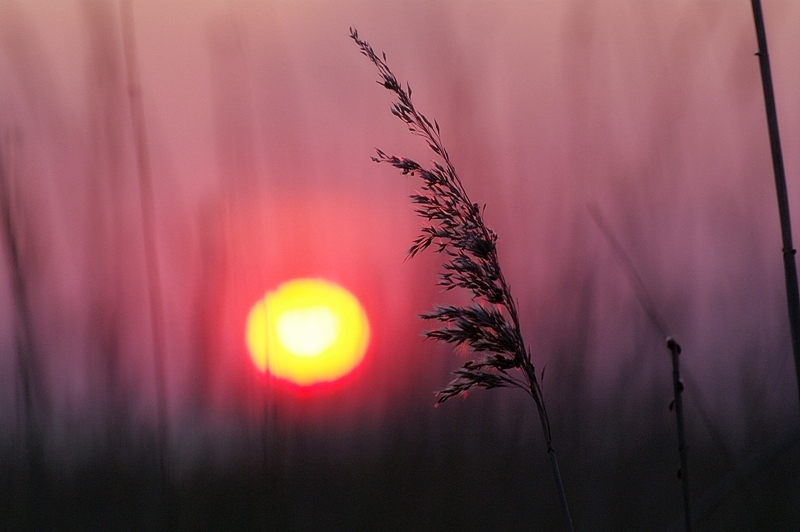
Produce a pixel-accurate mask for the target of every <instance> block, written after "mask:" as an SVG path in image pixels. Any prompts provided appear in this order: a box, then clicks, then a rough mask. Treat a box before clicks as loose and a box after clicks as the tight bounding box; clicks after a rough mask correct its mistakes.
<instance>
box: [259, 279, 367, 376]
mask: <svg viewBox="0 0 800 532" xmlns="http://www.w3.org/2000/svg"><path fill="white" fill-rule="evenodd" d="M245 342H246V344H247V349H248V351H249V352H250V358H251V359H252V360H253V364H254V365H255V366H256V368H257V369H258V370H259V371H260V372H262V373H264V372H266V371H269V372H270V373H271V374H272V375H274V376H275V377H278V378H282V379H286V380H289V381H291V382H294V383H295V384H299V385H301V386H310V385H312V384H316V383H320V382H331V381H335V380H336V379H339V378H340V377H343V376H345V375H347V374H348V373H350V371H352V370H353V369H354V368H355V367H356V366H358V365H359V364H360V363H361V361H362V360H363V359H364V354H365V353H366V350H367V343H368V342H369V323H368V322H367V315H366V313H365V312H364V309H363V307H362V306H361V304H360V303H359V302H358V300H357V299H356V298H355V296H353V294H351V293H350V292H348V291H347V290H345V289H344V288H342V287H341V286H339V285H337V284H335V283H331V282H329V281H325V280H322V279H295V280H292V281H288V282H286V283H283V284H282V285H280V286H279V287H278V288H277V289H276V290H274V291H271V292H267V293H266V295H265V296H264V298H263V299H260V300H258V301H257V302H256V303H255V305H253V308H252V309H250V313H249V315H248V316H247V326H246V333H245Z"/></svg>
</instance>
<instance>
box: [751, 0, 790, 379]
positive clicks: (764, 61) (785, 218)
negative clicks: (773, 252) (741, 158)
mask: <svg viewBox="0 0 800 532" xmlns="http://www.w3.org/2000/svg"><path fill="white" fill-rule="evenodd" d="M751 3H752V6H753V18H754V20H755V25H756V38H757V39H758V53H756V55H757V56H758V64H759V66H760V68H761V84H762V85H763V87H764V105H765V106H766V111H767V127H768V128H769V145H770V149H771V151H772V168H773V170H774V171H775V189H776V191H777V193H778V213H779V215H780V220H781V237H782V239H783V268H784V272H785V275H786V299H787V302H788V304H789V328H790V329H791V334H792V352H793V353H794V367H795V372H796V373H797V390H798V394H800V295H798V288H797V266H796V264H795V260H794V255H795V253H796V250H795V249H794V247H793V246H792V224H791V219H790V217H789V198H788V195H787V193H786V175H785V173H784V170H783V155H782V153H781V139H780V135H779V133H778V114H777V112H776V111H775V94H774V93H773V91H772V72H771V70H770V66H769V54H768V53H767V33H766V30H765V29H764V17H763V15H762V12H761V0H751Z"/></svg>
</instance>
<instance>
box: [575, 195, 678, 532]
mask: <svg viewBox="0 0 800 532" xmlns="http://www.w3.org/2000/svg"><path fill="white" fill-rule="evenodd" d="M588 208H589V214H591V215H592V218H593V219H594V222H595V224H597V227H598V229H600V232H602V233H603V235H604V236H605V237H606V239H607V240H608V243H609V245H610V246H611V249H612V250H613V251H614V254H615V255H616V256H617V258H618V259H619V261H620V262H621V263H622V265H623V267H624V268H625V273H626V274H627V277H628V280H629V281H630V283H631V286H632V287H633V292H634V294H636V299H638V300H639V304H640V305H642V308H643V309H644V311H645V314H647V317H648V318H649V319H650V322H651V323H652V324H653V326H654V327H655V328H656V329H657V330H658V332H659V333H660V334H661V336H662V338H664V339H665V341H666V344H667V349H669V352H670V357H671V359H672V391H673V399H672V404H671V405H670V410H673V409H674V410H675V418H676V422H677V429H678V455H679V457H680V464H681V466H680V469H679V470H678V477H679V478H680V480H681V490H682V491H683V515H684V522H685V526H686V532H691V530H692V513H691V505H690V503H689V500H690V499H689V450H688V449H687V448H686V431H685V428H684V419H683V397H682V395H683V389H684V385H683V380H682V379H681V370H680V363H679V355H680V353H681V346H680V345H679V344H678V342H676V341H675V339H674V338H673V337H672V336H670V335H669V334H668V333H667V327H666V325H664V320H662V319H661V317H660V316H659V315H658V312H656V307H655V304H654V303H653V300H652V298H651V297H650V294H649V293H648V291H647V287H645V284H644V281H642V277H641V276H640V275H639V272H637V271H636V267H635V266H634V265H633V261H631V259H630V257H628V254H627V253H625V249H624V248H623V247H622V244H620V243H619V241H618V240H617V239H616V237H615V236H614V233H612V232H611V229H609V227H608V226H607V225H606V223H605V220H604V218H603V215H602V214H601V213H600V209H598V208H597V205H595V204H590V205H589V206H588Z"/></svg>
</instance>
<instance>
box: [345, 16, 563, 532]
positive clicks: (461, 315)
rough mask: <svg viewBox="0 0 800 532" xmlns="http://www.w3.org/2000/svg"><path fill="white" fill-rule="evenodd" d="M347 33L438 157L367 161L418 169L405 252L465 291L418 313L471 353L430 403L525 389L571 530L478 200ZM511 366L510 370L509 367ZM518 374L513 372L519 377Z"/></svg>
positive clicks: (536, 389)
mask: <svg viewBox="0 0 800 532" xmlns="http://www.w3.org/2000/svg"><path fill="white" fill-rule="evenodd" d="M350 37H351V38H352V39H353V40H354V41H355V43H356V44H357V45H358V47H359V48H360V49H361V53H362V54H364V55H365V56H366V57H367V58H368V59H369V60H370V61H371V62H372V63H373V64H374V65H375V66H376V67H377V68H378V71H379V73H380V80H379V81H378V84H379V85H381V86H383V87H384V88H386V89H388V90H389V91H391V92H393V93H394V95H395V96H396V97H397V101H395V102H394V103H393V104H392V114H393V115H395V116H396V117H398V118H399V119H400V120H402V121H403V122H404V123H405V124H406V126H407V127H408V129H409V131H411V133H412V134H414V135H417V136H419V137H422V138H423V139H424V140H425V141H426V143H427V145H428V147H429V148H430V149H431V151H433V152H434V153H435V154H436V155H437V156H439V158H440V159H441V161H442V163H443V164H442V163H439V162H433V163H432V166H431V167H430V168H423V167H422V166H421V165H420V164H419V163H417V162H415V161H413V160H411V159H408V158H405V157H396V156H394V155H387V154H385V153H384V152H382V151H381V150H376V151H377V157H373V160H374V161H375V162H380V163H388V164H390V165H391V166H394V167H395V168H397V169H398V170H400V171H401V173H402V174H403V175H412V176H414V175H419V177H420V179H421V180H422V182H423V186H422V190H421V192H417V193H415V194H413V195H412V196H411V201H412V203H413V204H414V205H415V212H416V213H417V214H418V215H419V216H420V217H422V218H423V219H425V220H427V221H428V222H429V224H428V225H425V226H423V228H422V234H421V235H420V236H419V237H417V238H416V239H415V240H414V242H413V244H412V245H411V248H410V249H409V250H408V256H409V257H414V256H415V255H416V254H417V253H419V252H420V251H424V250H425V249H427V248H428V247H430V246H433V247H434V250H435V251H436V252H437V253H441V254H442V255H444V256H445V257H446V258H447V260H446V262H445V264H444V266H443V270H444V271H442V272H440V274H439V283H438V284H439V285H440V286H442V287H444V289H445V290H452V289H454V288H457V287H458V288H463V289H466V290H468V291H470V292H471V293H472V296H473V297H472V303H471V304H470V305H468V306H450V305H448V306H439V307H436V308H435V309H434V311H433V312H429V313H425V314H423V315H422V316H421V317H422V318H423V319H426V320H432V321H434V322H439V324H440V325H441V327H440V328H438V329H434V330H430V331H426V332H425V336H426V337H428V338H431V339H434V340H437V341H441V342H445V343H450V344H454V345H456V346H463V347H469V348H471V349H472V351H473V352H474V353H475V354H476V355H480V356H479V357H478V358H476V359H474V360H470V361H469V362H467V363H466V364H464V366H463V367H461V368H460V369H457V370H455V371H454V372H453V374H454V375H456V378H455V379H454V380H453V381H451V382H450V384H448V386H447V387H446V388H445V389H443V390H441V391H439V392H438V393H437V396H438V400H437V404H441V403H443V402H445V401H447V400H448V399H450V398H452V397H455V396H457V395H465V394H466V393H467V391H468V390H469V389H470V388H472V387H478V388H485V389H491V388H504V387H516V388H521V389H523V390H525V391H526V392H527V393H528V394H529V395H530V396H531V398H533V401H534V403H535V404H536V409H537V412H538V414H539V422H540V423H541V425H542V432H543V436H544V440H545V444H546V446H547V453H548V455H549V458H550V464H551V466H552V469H553V476H554V477H555V481H556V488H557V490H558V496H559V501H560V503H561V509H562V511H563V514H564V521H565V524H566V527H567V529H568V530H569V531H570V532H572V530H573V526H572V517H571V515H570V512H569V506H568V505H567V497H566V493H565V491H564V485H563V482H562V480H561V473H560V471H559V468H558V460H557V458H556V453H555V449H554V448H553V438H552V431H551V429H550V420H549V418H548V416H547V408H546V406H545V401H544V395H543V393H542V389H541V385H540V380H541V377H537V375H536V368H535V367H534V365H533V362H532V361H531V355H530V351H529V350H528V349H527V348H526V346H525V341H524V340H523V338H522V332H521V329H520V325H519V316H518V312H517V306H516V302H515V301H514V298H513V297H512V295H511V289H510V288H509V285H508V283H507V282H506V279H505V277H504V276H503V272H502V270H501V268H500V264H499V261H498V257H497V247H496V243H497V235H496V234H495V232H494V231H492V230H491V229H490V228H489V227H487V226H486V224H485V223H484V221H483V216H482V214H481V208H480V207H479V205H478V204H477V203H472V201H471V200H470V199H469V196H468V195H467V192H466V190H465V189H464V186H463V184H462V183H461V180H460V178H459V177H458V174H457V173H456V169H455V167H454V166H453V163H452V162H451V160H450V156H449V154H448V153H447V150H446V149H445V147H444V145H443V143H442V139H441V135H440V130H439V123H438V122H437V121H436V120H434V121H433V122H431V121H430V120H428V118H426V117H425V115H423V114H422V113H420V112H419V111H417V109H416V108H415V107H414V104H413V103H412V101H411V87H410V86H409V85H408V84H406V86H405V88H404V87H403V86H402V85H401V84H400V83H399V82H398V81H397V78H396V77H395V76H394V74H393V73H392V71H391V70H390V69H389V67H388V65H387V64H386V54H382V59H381V57H378V56H377V54H375V52H374V51H373V49H372V47H371V46H370V45H369V43H367V42H366V41H362V40H361V39H359V38H358V33H357V32H356V30H354V29H352V28H351V29H350ZM512 371H514V372H515V373H513V374H512V373H510V372H512ZM520 377H521V378H520Z"/></svg>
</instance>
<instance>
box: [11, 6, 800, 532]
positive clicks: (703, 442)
mask: <svg viewBox="0 0 800 532" xmlns="http://www.w3.org/2000/svg"><path fill="white" fill-rule="evenodd" d="M764 12H765V20H766V28H767V36H768V40H769V47H770V48H769V49H770V56H771V60H772V69H773V76H774V84H775V93H776V99H777V109H778V119H779V124H780V126H781V135H782V142H783V146H784V158H785V159H784V160H785V165H786V169H787V181H788V189H789V198H790V204H791V207H792V209H794V211H793V214H794V215H795V218H794V226H793V228H794V232H795V234H796V235H798V234H800V222H798V220H800V201H798V200H800V180H798V170H800V149H798V146H800V69H798V68H797V62H796V58H797V54H798V52H799V51H800V3H796V2H792V1H789V0H786V1H765V2H764ZM125 13H127V14H128V15H127V17H128V18H127V19H126V18H125V15H124V14H125ZM124 20H127V23H130V24H132V26H130V25H129V26H125V24H123V21H124ZM127 23H126V24H127ZM351 26H352V27H355V28H357V29H358V30H359V34H360V36H361V37H362V38H363V39H366V40H367V41H369V42H370V43H371V44H372V45H373V46H374V48H375V49H376V51H379V52H380V51H385V52H386V54H387V58H388V62H389V65H390V66H391V67H392V69H393V70H394V72H395V74H396V75H397V76H398V78H399V79H400V80H403V81H405V80H408V81H409V82H410V83H411V86H412V88H413V89H414V92H413V94H414V98H415V101H416V103H417V105H418V107H419V109H420V110H422V111H423V112H424V113H425V114H427V115H428V117H429V118H431V119H433V118H436V119H437V120H438V122H439V124H440V125H441V130H442V137H443V140H444V143H445V145H446V147H447V148H448V150H449V151H450V154H451V157H452V160H453V161H454V163H455V166H456V168H457V169H458V171H459V173H460V175H461V178H462V180H463V182H464V185H465V187H466V188H467V190H468V192H469V193H470V195H471V197H472V199H473V201H476V202H479V203H480V204H485V205H486V211H485V218H486V220H487V223H488V224H489V225H490V226H491V227H492V228H493V229H495V231H496V232H497V233H498V234H499V237H500V239H499V244H498V246H499V253H500V258H501V263H502V267H503V269H504V273H505V276H506V278H507V280H508V281H509V283H510V285H511V289H512V292H513V294H514V295H515V297H516V298H517V300H518V304H519V309H520V313H521V321H522V329H523V332H524V335H525V339H526V341H527V343H528V344H529V345H530V347H531V351H532V356H533V360H534V363H535V365H536V367H537V369H538V370H541V369H543V368H545V367H546V368H547V369H546V372H545V375H544V384H543V387H544V394H545V398H546V400H547V403H548V407H549V412H550V420H551V424H552V428H553V433H554V445H555V448H556V449H557V450H558V453H559V458H560V463H561V472H562V475H563V480H564V484H565V487H566V492H567V496H568V498H569V502H570V506H571V509H572V512H573V519H574V522H575V526H576V529H577V530H671V529H676V528H675V526H676V525H677V527H678V528H677V529H679V528H680V525H681V519H682V502H681V492H680V483H679V480H678V479H677V470H678V464H679V461H678V452H677V436H676V432H675V419H674V414H673V413H671V412H670V409H669V404H670V401H671V399H672V380H671V379H672V376H671V369H672V368H671V365H670V359H669V351H668V350H667V349H666V347H665V345H664V338H663V337H662V336H661V334H660V333H659V332H658V330H657V329H656V328H655V327H654V326H653V325H652V324H651V322H650V321H649V320H648V317H647V315H646V314H645V312H644V311H643V309H642V306H641V305H640V303H639V301H638V300H637V298H636V294H635V292H634V290H633V288H632V285H631V282H630V279H629V276H628V275H627V274H626V270H625V269H624V267H623V266H622V265H621V263H620V260H619V257H618V256H617V255H615V253H614V251H613V250H612V248H611V246H610V245H609V243H608V241H607V240H606V238H605V236H604V235H603V233H602V232H601V231H600V230H599V228H598V227H597V225H596V224H595V222H594V221H593V219H592V217H591V215H590V213H589V208H590V206H592V205H595V206H596V208H597V209H598V210H599V211H600V212H601V213H602V214H603V217H604V218H605V220H606V223H607V225H608V227H609V228H610V230H611V231H612V232H613V234H614V236H615V237H616V238H617V239H618V240H619V242H620V243H621V245H622V246H623V247H624V248H625V250H626V252H627V253H628V254H629V256H630V258H631V261H632V262H633V263H634V265H635V267H636V268H637V270H638V272H639V274H640V275H641V277H642V280H643V282H644V284H645V285H646V287H647V290H648V291H649V293H650V296H651V298H652V300H653V302H654V306H655V308H656V310H657V312H658V313H659V315H660V316H661V318H662V319H663V321H664V322H665V324H666V326H667V327H668V329H669V332H671V333H672V334H673V336H674V337H675V338H676V339H677V340H678V342H680V344H681V345H682V346H683V355H682V358H681V361H682V369H683V372H684V375H683V377H684V381H685V382H686V391H685V393H684V404H685V409H686V417H687V420H686V422H687V438H688V442H689V467H690V470H689V471H690V475H691V476H690V478H691V491H692V504H693V509H694V513H695V516H696V517H697V518H698V519H699V522H698V525H697V527H696V529H697V530H753V529H762V530H766V529H769V530H785V529H796V528H797V527H798V526H800V507H798V506H797V504H796V502H797V500H798V498H800V484H798V478H800V456H799V455H798V451H800V444H798V439H800V432H799V431H798V421H799V419H798V391H797V383H796V380H795V368H794V362H793V360H792V357H791V345H790V336H789V329H788V319H787V311H786V297H785V291H784V277H783V269H782V262H781V242H780V234H779V223H778V215H777V208H776V201H775V186H774V181H773V177H772V167H771V162H770V153H769V140H768V136H767V128H766V119H765V115H764V103H763V96H762V90H761V84H760V78H759V70H758V62H757V58H756V57H755V56H754V53H755V52H756V51H757V45H756V40H755V31H754V27H753V18H752V11H751V7H750V3H749V2H747V1H746V0H737V1H711V0H704V1H696V0H694V1H688V0H685V1H677V2H636V1H621V0H620V1H591V0H575V1H560V0H559V1H555V0H553V1H544V0H536V1H522V0H519V1H504V2H489V1H470V2H467V1H458V0H450V1H444V0H441V1H440V0H436V1H400V0H396V1H366V0H364V1H358V0H347V1H345V2H324V1H321V0H316V1H312V0H291V1H290V0H270V1H264V2H256V1H249V2H248V1H233V0H225V1H222V0H217V1H214V0H202V1H199V2H198V1H189V0H184V1H181V0H170V1H165V2H161V1H155V0H152V1H144V0H142V1H138V0H135V1H133V2H132V4H131V5H130V10H129V11H125V10H124V9H121V6H120V4H119V3H117V2H115V1H104V0H75V1H62V2H50V1H45V0H25V1H22V0H0V139H1V140H2V144H1V148H2V149H1V151H0V162H1V163H2V166H1V168H2V174H0V178H1V181H2V182H1V183H0V184H1V185H2V188H1V189H0V191H1V192H2V203H0V214H2V217H3V225H2V235H1V237H0V244H1V245H2V253H3V256H2V260H1V261H0V315H2V319H0V427H2V429H0V525H2V528H4V529H9V530H13V529H18V530H55V529H74V530H139V529H141V530H157V529H160V528H161V529H167V528H169V529H180V530H234V529H239V530H378V529H381V530H523V529H525V530H531V529H533V530H558V529H560V528H559V527H561V526H562V521H561V515H560V508H559V504H558V499H557V495H556V489H555V486H554V484H553V482H552V475H551V473H550V469H549V463H548V460H547V455H546V452H545V451H546V448H545V445H544V441H543V438H542V434H541V429H540V426H539V422H538V419H537V417H536V410H535V406H534V404H533V402H532V401H531V400H530V398H529V397H527V396H525V395H524V394H523V393H520V392H518V391H511V390H493V391H483V390H480V391H475V392H472V393H470V394H469V397H468V398H467V399H466V400H463V401H462V400H453V401H450V402H448V403H445V404H444V405H442V406H440V407H439V408H434V406H433V405H434V402H435V396H434V392H435V391H436V390H438V389H441V388H443V387H444V386H445V385H446V384H447V382H448V381H449V380H450V378H451V377H450V375H449V372H450V371H451V370H452V369H455V368H456V367H458V366H460V365H461V364H463V363H464V362H465V361H466V360H467V358H465V355H464V354H463V353H461V354H459V353H458V352H453V351H452V350H451V349H450V348H449V347H447V346H444V345H438V344H435V343H433V342H430V341H428V342H423V339H422V337H421V335H420V332H421V331H422V330H423V329H425V328H426V327H427V324H425V323H423V322H422V321H421V320H419V319H418V318H417V315H418V314H419V313H421V312H424V311H427V310H429V309H430V308H431V307H432V305H434V304H435V303H445V302H452V301H464V296H463V295H458V294H443V293H440V290H439V288H438V287H437V286H436V285H435V283H436V272H437V270H438V268H439V264H440V258H439V257H437V256H435V255H433V254H432V253H425V254H423V255H421V256H419V257H417V258H415V259H414V260H410V261H406V260H405V250H406V249H407V248H408V247H409V245H410V244H411V241H412V240H413V238H414V237H415V236H416V234H417V231H418V228H419V225H420V222H419V221H418V220H417V219H416V218H415V217H414V214H413V211H412V210H411V207H410V205H409V202H408V199H407V195H408V194H409V193H412V192H413V191H414V190H415V188H416V187H417V186H418V185H417V183H415V181H414V179H413V178H404V177H401V176H399V174H398V173H397V172H395V171H393V169H391V168H389V167H388V166H378V165H376V164H374V163H373V162H371V161H370V156H372V155H373V154H374V149H375V148H376V147H377V148H380V149H382V150H384V151H386V152H388V153H392V154H396V155H404V156H410V157H413V158H416V159H417V160H419V161H420V162H427V161H429V160H430V159H431V157H432V154H430V153H429V152H426V150H425V145H424V143H423V142H422V141H421V140H420V139H418V138H415V137H413V136H412V135H410V134H409V133H408V132H407V131H406V130H405V129H404V127H403V124H402V123H401V122H400V121H398V120H397V119H396V118H395V117H393V116H392V115H391V114H390V112H389V105H390V102H391V96H390V94H389V93H388V92H387V91H386V90H385V89H383V88H382V87H380V86H378V85H376V84H375V81H376V80H377V72H376V70H375V68H374V67H373V66H372V65H371V64H370V63H369V62H368V61H367V59H366V58H364V57H363V56H361V55H360V53H359V51H358V49H357V47H356V45H355V44H354V43H353V42H352V41H351V40H350V39H349V36H348V29H349V28H350V27H351ZM126 27H132V32H130V33H129V34H128V35H129V36H132V37H133V41H131V40H130V39H129V40H128V41H125V40H124V39H123V35H124V34H125V28H126ZM126 42H128V44H129V45H130V46H127V47H126V45H125V43H126ZM126 50H127V54H126ZM133 65H135V67H136V69H138V83H137V82H136V76H135V74H136V72H135V71H134V70H132V68H131V67H132V66H133ZM132 82H133V83H134V86H133V90H130V87H131V85H130V84H131V83H132ZM139 104H141V105H140V106H139ZM132 110H133V112H132ZM137 120H140V122H139V123H141V124H142V125H143V129H142V131H143V132H144V135H139V133H138V132H137V131H138V130H137V129H136V127H137V126H136V124H137ZM137 142H138V148H137ZM137 149H139V152H137ZM143 158H144V159H143ZM142 162H144V163H145V166H141V164H140V163H142ZM140 168H144V169H145V172H146V173H147V172H148V171H149V180H148V179H145V180H144V181H143V180H142V171H141V170H140ZM145 177H148V176H147V175H146V176H145ZM148 183H149V184H150V185H151V186H150V187H148ZM295 277H324V278H327V279H330V280H333V281H336V282H338V283H340V284H342V285H343V286H345V287H347V288H348V289H349V290H350V291H352V292H353V293H354V294H355V295H356V296H357V297H358V298H359V299H360V301H361V302H362V304H363V305H364V307H365V309H366V312H367V314H368V317H369V321H370V325H371V330H372V337H371V341H370V345H369V348H368V351H367V355H366V358H365V360H364V362H363V363H362V365H361V366H359V368H358V369H357V371H356V372H355V373H354V374H352V375H350V376H348V377H347V378H345V379H344V380H343V381H341V382H339V383H336V385H335V386H326V387H322V388H319V387H318V388H314V389H310V390H303V389H300V388H298V387H296V386H291V385H288V384H286V383H284V382H281V381H278V380H276V379H271V378H269V377H268V376H267V377H265V376H262V375H260V374H259V373H258V372H257V371H256V370H255V368H254V367H253V365H252V363H251V362H250V359H249V357H248V356H247V353H246V350H245V346H244V323H245V318H246V315H247V312H248V311H249V309H250V306H251V305H252V304H253V303H254V302H255V301H256V300H257V299H258V298H260V297H262V296H263V294H264V292H265V291H266V290H269V289H273V288H274V287H275V286H277V285H278V284H280V283H281V282H283V281H286V280H288V279H292V278H295Z"/></svg>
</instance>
